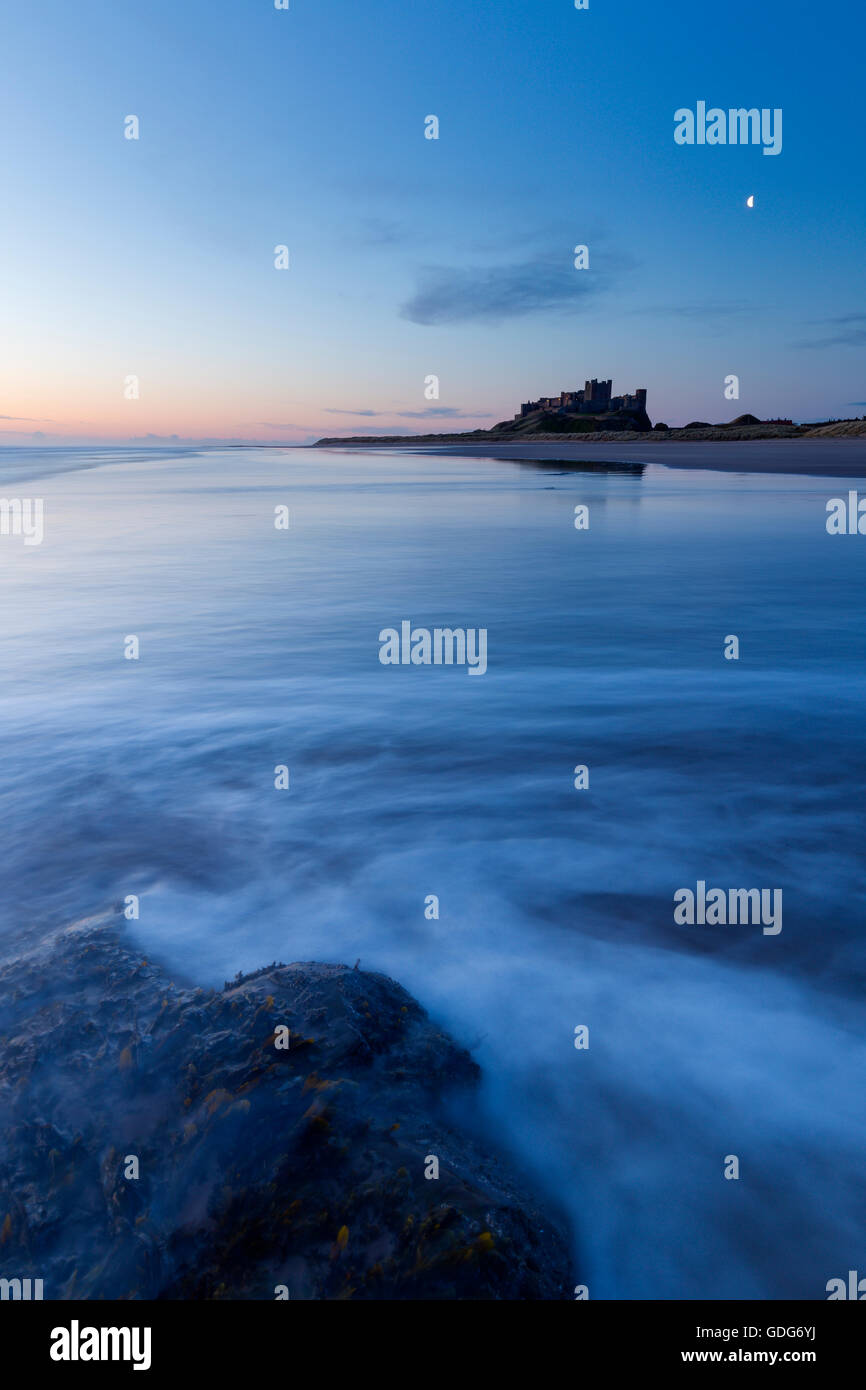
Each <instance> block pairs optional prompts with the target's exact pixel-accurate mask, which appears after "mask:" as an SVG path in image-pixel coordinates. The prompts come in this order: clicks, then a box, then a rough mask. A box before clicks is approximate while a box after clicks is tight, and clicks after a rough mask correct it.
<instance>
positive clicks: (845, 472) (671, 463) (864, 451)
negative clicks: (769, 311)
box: [329, 438, 866, 478]
mask: <svg viewBox="0 0 866 1390" xmlns="http://www.w3.org/2000/svg"><path fill="white" fill-rule="evenodd" d="M329 447H331V448H333V447H335V446H334V445H331V446H329ZM345 447H348V448H363V447H364V446H359V445H357V444H356V445H347V446H345ZM388 447H389V446H388V445H383V444H370V445H368V446H367V448H368V449H372V450H373V451H375V452H376V453H379V452H380V451H381V450H382V449H384V448H388ZM399 447H400V448H401V449H403V450H405V451H406V452H407V453H408V452H411V453H424V454H457V455H463V456H464V457H468V458H471V457H476V458H478V457H480V458H497V459H537V460H540V461H542V462H545V463H573V464H576V463H589V464H593V463H607V464H610V463H632V464H635V463H662V464H664V465H665V467H667V468H704V469H714V470H716V471H718V472H722V473H810V474H814V475H816V476H818V477H821V476H824V477H827V478H866V438H863V439H743V440H731V441H730V442H729V443H727V442H724V441H721V440H718V441H717V440H707V441H702V442H698V443H694V444H690V443H687V442H685V441H671V440H668V441H666V442H664V441H661V440H659V441H657V442H656V441H654V440H648V441H647V442H646V443H643V441H630V442H624V443H622V444H616V443H598V444H590V443H584V442H583V441H582V440H563V442H562V443H553V442H551V441H543V442H539V443H537V444H532V443H521V444H494V443H490V444H480V443H479V444H419V445H417V446H415V447H413V446H411V445H408V444H406V443H403V444H401V445H400V446H399Z"/></svg>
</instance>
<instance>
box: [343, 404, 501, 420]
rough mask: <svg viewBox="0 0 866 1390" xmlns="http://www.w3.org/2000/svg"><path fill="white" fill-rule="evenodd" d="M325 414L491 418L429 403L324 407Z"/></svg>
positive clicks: (409, 418)
mask: <svg viewBox="0 0 866 1390" xmlns="http://www.w3.org/2000/svg"><path fill="white" fill-rule="evenodd" d="M324 413H325V414H326V415H363V416H365V417H366V416H372V415H375V416H379V415H389V416H393V415H396V416H397V418H398V419H400V420H429V419H431V418H438V419H448V420H491V419H492V418H493V416H492V415H490V414H489V412H488V413H485V412H483V411H480V410H458V409H457V407H456V406H454V405H431V406H428V407H427V409H426V410H339V409H337V407H335V406H331V407H326V408H325V412H324Z"/></svg>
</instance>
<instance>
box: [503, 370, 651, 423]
mask: <svg viewBox="0 0 866 1390" xmlns="http://www.w3.org/2000/svg"><path fill="white" fill-rule="evenodd" d="M612 387H613V382H612V381H596V380H595V378H593V380H592V381H588V382H587V383H586V385H585V386H584V388H583V390H582V391H562V392H560V394H559V395H558V396H542V397H541V398H540V399H539V400H537V401H526V402H525V404H524V405H522V406H521V407H520V410H519V411H518V412H517V414H516V415H515V417H514V418H515V420H522V419H523V418H524V416H525V415H532V414H534V413H535V411H536V410H562V411H565V412H566V413H567V414H571V415H573V414H580V415H608V414H610V413H612V412H613V411H616V410H633V411H646V390H645V388H643V387H640V388H639V389H638V390H637V391H635V393H634V395H633V396H612V395H611V389H612Z"/></svg>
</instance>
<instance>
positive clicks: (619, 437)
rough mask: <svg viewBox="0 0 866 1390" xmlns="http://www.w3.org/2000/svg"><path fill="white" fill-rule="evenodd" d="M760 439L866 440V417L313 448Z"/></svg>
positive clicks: (493, 433) (396, 438)
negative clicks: (817, 422)
mask: <svg viewBox="0 0 866 1390" xmlns="http://www.w3.org/2000/svg"><path fill="white" fill-rule="evenodd" d="M757 439H866V419H859V420H828V421H825V422H823V423H820V424H807V425H795V424H779V423H777V422H775V421H764V420H754V423H751V422H750V423H742V424H741V423H739V421H734V422H732V423H731V424H730V425H709V424H703V423H701V424H695V425H684V426H682V427H681V428H676V429H666V428H665V427H664V426H659V425H656V426H655V427H654V428H653V429H651V430H623V429H618V430H606V429H595V430H585V431H575V432H571V431H567V430H552V431H548V430H532V431H527V432H526V433H522V432H521V433H519V434H518V433H517V432H516V431H515V430H513V429H509V428H503V427H502V426H500V425H496V426H494V428H493V429H490V430H464V431H462V432H460V433H455V434H403V435H393V434H389V435H381V434H379V435H372V434H371V435H361V434H356V435H344V436H342V437H341V436H328V437H325V438H323V439H317V440H316V442H315V444H314V445H313V448H316V449H318V448H326V447H329V446H330V447H334V446H340V447H342V446H343V445H346V444H354V445H367V446H369V445H371V444H375V445H376V447H377V448H379V447H380V446H381V445H388V444H390V445H393V446H396V447H401V448H406V447H407V446H410V447H413V446H414V447H415V448H418V447H419V445H424V444H436V445H439V444H441V445H450V444H487V443H490V444H514V443H523V442H524V440H531V441H532V443H557V444H560V443H580V444H581V446H582V445H584V444H587V445H596V444H609V443H617V444H625V443H630V442H635V441H639V442H640V443H641V444H653V445H657V444H668V443H680V442H682V443H689V444H695V443H731V442H733V441H741V440H757Z"/></svg>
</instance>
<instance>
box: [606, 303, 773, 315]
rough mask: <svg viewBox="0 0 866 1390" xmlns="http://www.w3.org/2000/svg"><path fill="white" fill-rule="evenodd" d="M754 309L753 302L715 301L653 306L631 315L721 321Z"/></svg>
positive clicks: (634, 310)
mask: <svg viewBox="0 0 866 1390" xmlns="http://www.w3.org/2000/svg"><path fill="white" fill-rule="evenodd" d="M755 308H756V306H755V303H754V301H752V302H751V303H746V302H741V303H737V302H736V301H734V302H733V303H728V302H726V301H719V300H717V301H715V302H713V301H709V302H708V303H705V304H654V305H648V306H647V307H646V308H642V309H633V310H632V313H634V314H652V315H653V316H655V317H661V316H663V315H667V316H669V317H671V318H680V319H722V318H736V317H737V316H738V315H740V314H753V313H754V312H755Z"/></svg>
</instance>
